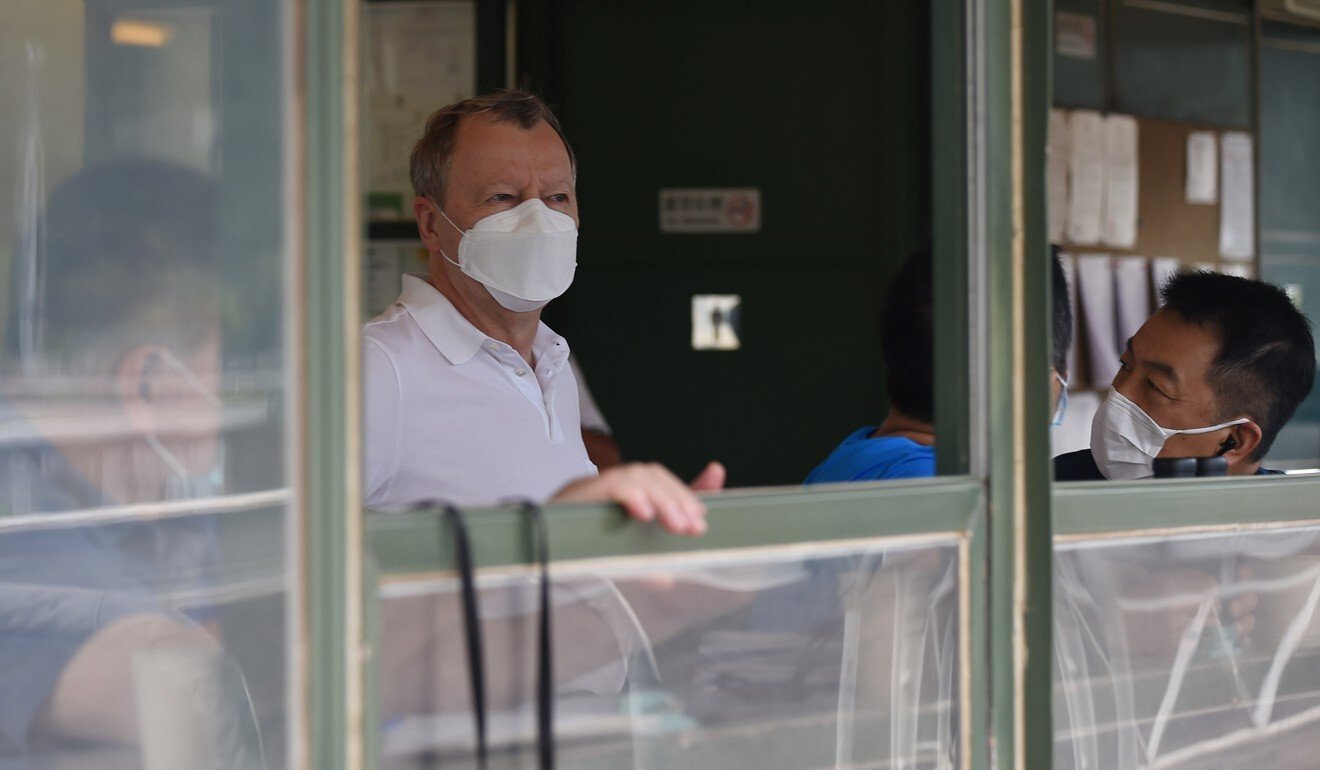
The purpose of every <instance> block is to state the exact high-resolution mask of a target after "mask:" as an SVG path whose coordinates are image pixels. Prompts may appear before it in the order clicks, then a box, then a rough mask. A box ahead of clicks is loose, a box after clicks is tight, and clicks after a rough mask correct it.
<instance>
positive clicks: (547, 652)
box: [444, 501, 555, 770]
mask: <svg viewBox="0 0 1320 770" xmlns="http://www.w3.org/2000/svg"><path fill="white" fill-rule="evenodd" d="M522 509H523V512H524V513H526V514H527V515H528V518H530V519H531V525H532V552H533V554H532V555H533V558H535V559H536V560H537V561H538V562H539V563H540V567H541V581H540V582H541V585H540V602H541V613H540V622H539V624H538V626H539V627H538V634H537V635H538V637H539V638H538V640H537V659H538V660H537V675H536V749H537V757H538V760H539V761H538V766H539V768H540V770H554V767H555V735H554V704H555V699H554V655H553V649H552V645H551V638H550V637H551V623H550V557H549V546H548V544H547V536H546V526H545V514H544V512H542V510H541V506H539V505H537V504H536V503H533V502H530V501H527V502H524V503H522ZM444 513H445V518H447V519H448V520H449V523H450V526H451V528H452V529H453V533H454V560H455V562H456V563H457V567H458V575H459V580H460V582H461V584H462V586H461V594H462V600H463V632H464V633H463V636H464V644H465V647H466V649H467V663H468V678H469V684H470V685H471V689H472V714H473V723H474V726H475V728H476V738H477V767H478V768H479V770H485V768H486V759H487V754H488V750H487V736H486V663H485V655H484V653H483V648H484V645H483V643H482V639H481V613H480V611H479V608H478V604H477V588H476V579H475V573H474V570H473V564H472V544H471V541H470V539H469V538H468V531H467V524H466V522H465V521H464V519H463V513H462V512H461V511H459V510H458V509H457V508H455V507H453V506H451V505H447V506H445V507H444Z"/></svg>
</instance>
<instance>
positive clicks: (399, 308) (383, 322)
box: [362, 304, 427, 358]
mask: <svg viewBox="0 0 1320 770" xmlns="http://www.w3.org/2000/svg"><path fill="white" fill-rule="evenodd" d="M426 341H427V340H426V334H425V333H424V332H423V331H422V329H421V327H420V326H418V325H417V322H416V321H415V320H413V318H412V316H410V315H409V314H408V308H406V307H404V306H403V305H400V304H394V305H391V306H390V307H389V308H388V309H387V310H386V311H385V312H383V313H381V314H380V315H378V316H376V317H375V318H373V319H371V320H370V321H367V322H366V323H365V324H363V325H362V347H363V349H364V351H369V350H371V349H372V348H376V349H378V350H380V351H381V352H383V353H385V354H386V355H388V356H390V357H391V358H397V357H399V356H401V355H402V354H404V353H405V352H407V351H408V350H409V349H410V348H412V346H414V345H417V344H420V343H425V342H426Z"/></svg>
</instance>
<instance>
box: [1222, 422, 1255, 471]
mask: <svg viewBox="0 0 1320 770" xmlns="http://www.w3.org/2000/svg"><path fill="white" fill-rule="evenodd" d="M1228 435H1229V436H1230V437H1231V438H1232V441H1231V442H1229V443H1230V445H1231V446H1232V447H1233V448H1232V449H1230V450H1228V451H1227V452H1225V453H1224V457H1225V459H1227V460H1228V464H1229V465H1230V466H1233V465H1238V464H1239V463H1247V462H1250V457H1251V453H1252V452H1255V451H1256V448H1257V447H1259V446H1260V442H1261V439H1262V438H1264V434H1263V433H1262V432H1261V430H1260V426H1259V425H1257V424H1256V423H1254V422H1244V423H1239V424H1238V425H1232V426H1230V427H1229V434H1228Z"/></svg>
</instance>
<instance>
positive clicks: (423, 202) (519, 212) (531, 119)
mask: <svg viewBox="0 0 1320 770" xmlns="http://www.w3.org/2000/svg"><path fill="white" fill-rule="evenodd" d="M410 170H411V175H412V182H413V188H414V191H415V192H416V197H415V198H414V199H413V214H414V216H415V217H416V220H417V229H418V232H419V233H420V235H421V239H422V242H423V244H425V246H426V249H427V251H428V252H429V254H430V259H429V264H428V269H427V272H426V274H425V275H407V276H404V278H403V291H402V293H401V294H400V295H399V300H398V302H397V303H395V304H394V306H393V307H391V308H389V309H388V310H386V311H385V312H384V313H383V314H381V315H380V316H378V317H377V318H375V319H373V320H372V321H370V322H369V323H368V324H367V325H366V328H365V329H364V331H363V347H362V366H363V377H364V391H365V394H364V395H365V398H364V402H365V408H364V422H365V426H364V429H365V440H366V444H365V479H364V484H365V495H366V503H367V505H368V506H370V507H373V508H389V507H398V506H404V505H409V504H412V503H417V502H420V501H427V500H440V501H445V502H448V503H453V504H456V505H460V506H480V505H493V504H496V503H499V502H501V501H503V500H509V499H520V498H521V499H531V500H534V501H538V502H543V501H547V500H559V501H611V502H615V503H618V504H620V505H622V506H623V507H624V509H625V510H626V511H627V512H628V513H629V514H630V515H631V516H632V517H633V518H636V519H640V520H643V521H652V520H658V521H659V522H660V523H661V524H662V525H663V526H664V527H665V528H667V529H669V530H670V531H672V532H677V533H682V534H694V535H695V534H701V533H702V532H704V531H705V529H706V523H705V506H704V505H703V504H702V503H701V501H700V500H699V499H698V498H697V496H696V494H695V493H696V492H698V491H712V490H717V489H720V488H721V487H722V486H723V484H724V468H723V467H722V466H721V465H720V464H719V463H711V464H710V465H709V466H708V467H707V468H706V469H705V470H704V471H703V472H702V473H701V474H700V475H699V476H698V477H697V479H696V480H695V481H694V482H692V484H691V485H690V486H689V485H686V484H683V483H682V482H680V481H679V480H678V479H677V478H675V477H674V476H673V474H671V473H670V472H669V471H667V470H665V469H664V468H662V467H660V466H658V465H654V464H639V463H631V464H624V465H620V466H617V467H614V468H610V469H607V470H606V471H605V472H603V473H599V474H598V473H597V470H596V466H595V465H593V464H592V463H591V461H590V460H589V459H588V457H587V451H586V448H585V447H584V445H583V441H582V434H581V431H580V430H579V424H580V421H579V413H578V392H577V391H578V386H577V383H576V381H575V378H574V375H573V370H572V367H571V366H570V365H569V347H568V342H567V341H566V340H565V339H564V338H563V337H560V336H559V335H557V334H555V333H554V332H553V331H551V330H550V328H549V327H547V326H546V325H545V324H543V323H541V310H542V308H544V307H545V306H546V304H547V303H549V302H550V301H552V300H554V299H555V298H556V297H558V296H560V295H561V294H563V293H564V292H565V291H566V290H567V289H568V287H569V285H570V284H571V283H572V281H573V276H574V272H575V269H576V267H577V233H578V200H577V191H576V181H577V180H576V173H577V168H576V161H575V159H574V156H573V152H572V149H571V148H570V147H569V144H568V141H567V139H565V137H564V135H563V132H562V130H561V129H560V127H559V122H558V120H557V119H556V118H555V116H554V114H553V113H552V112H550V110H549V108H547V107H546V106H545V104H544V103H543V102H541V100H540V99H538V98H537V97H535V96H533V95H531V94H528V93H524V92H520V91H501V92H498V93H495V94H492V95H489V96H484V97H479V98H475V99H468V100H466V101H463V102H459V103H457V104H453V105H450V106H448V107H445V108H443V109H441V110H439V111H437V112H436V113H435V114H433V115H432V116H431V117H430V119H429V120H428V121H427V124H426V128H425V131H424V133H423V136H422V138H421V139H420V140H419V141H418V142H417V145H416V147H415V148H414V149H413V153H412V158H411V164H410Z"/></svg>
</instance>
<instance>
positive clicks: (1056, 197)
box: [1045, 110, 1071, 243]
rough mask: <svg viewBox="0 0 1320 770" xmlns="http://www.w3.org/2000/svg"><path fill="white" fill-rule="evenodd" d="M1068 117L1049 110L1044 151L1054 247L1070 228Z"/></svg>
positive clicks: (1062, 113) (1064, 113)
mask: <svg viewBox="0 0 1320 770" xmlns="http://www.w3.org/2000/svg"><path fill="white" fill-rule="evenodd" d="M1069 144H1071V142H1070V140H1069V135H1068V113H1066V112H1064V111H1063V110H1050V138H1049V144H1048V145H1047V146H1046V148H1045V174H1046V176H1045V185H1046V194H1047V196H1048V202H1047V204H1046V205H1047V206H1048V211H1049V236H1050V242H1051V243H1060V242H1062V241H1063V237H1064V234H1065V233H1066V232H1067V227H1068V160H1069V151H1068V146H1069Z"/></svg>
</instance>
